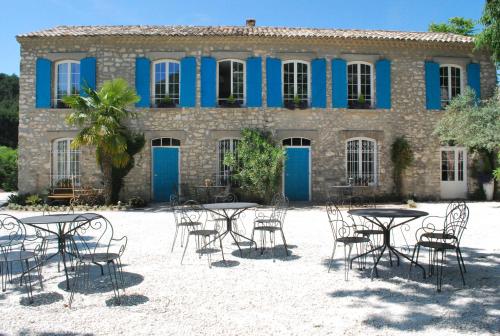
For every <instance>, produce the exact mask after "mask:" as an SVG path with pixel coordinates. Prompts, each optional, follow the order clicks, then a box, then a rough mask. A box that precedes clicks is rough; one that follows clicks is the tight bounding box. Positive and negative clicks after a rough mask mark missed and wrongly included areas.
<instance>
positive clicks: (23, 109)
mask: <svg viewBox="0 0 500 336" xmlns="http://www.w3.org/2000/svg"><path fill="white" fill-rule="evenodd" d="M162 52H171V54H173V53H175V52H181V53H182V54H185V55H193V56H196V57H197V61H198V62H197V66H198V71H197V107H196V108H173V109H157V108H147V109H136V111H137V112H138V114H139V116H138V118H137V119H136V120H132V121H130V126H131V127H132V128H133V129H135V130H138V131H142V132H144V134H145V136H146V140H147V144H146V147H145V148H144V150H143V151H142V152H141V153H139V154H138V155H137V157H136V167H135V168H134V169H133V170H132V171H131V172H130V174H129V175H128V176H127V178H126V184H125V188H124V190H123V195H122V196H123V198H127V197H129V196H131V195H140V196H142V197H144V198H149V197H150V196H151V148H150V146H149V144H150V141H151V139H153V138H156V137H174V138H178V139H180V140H181V181H182V182H186V183H189V184H201V183H202V181H203V180H204V179H205V178H207V177H209V176H213V175H214V174H215V172H216V165H217V161H216V148H217V141H218V140H219V139H220V138H224V137H227V136H231V137H233V136H235V135H237V134H238V133H239V130H241V129H242V128H244V127H257V128H263V129H267V130H270V131H272V132H273V134H274V135H275V137H276V139H277V140H281V139H282V138H285V137H289V136H294V137H306V138H310V139H311V140H312V147H311V148H312V196H313V199H314V200H321V199H323V198H324V197H325V196H326V194H327V192H328V186H330V185H335V184H343V183H345V141H346V140H347V139H348V138H350V137H353V136H365V137H370V138H373V139H375V140H376V141H377V146H378V148H377V150H378V172H379V185H380V188H379V190H380V193H389V192H391V191H392V178H391V164H390V155H389V150H390V145H391V143H392V141H393V140H394V138H395V137H397V136H401V135H404V136H406V137H407V139H408V140H409V142H410V144H411V145H412V147H413V150H414V153H415V163H414V165H413V166H412V167H411V168H410V169H409V170H408V171H407V172H406V174H405V178H404V186H405V193H407V194H414V195H417V196H420V197H439V190H440V157H439V142H438V139H437V138H436V137H435V136H433V135H432V131H433V129H434V125H435V123H436V121H437V120H438V119H439V118H440V117H441V115H442V113H443V112H441V111H428V110H426V109H425V81H424V61H425V60H428V59H433V58H439V59H443V58H444V59H446V60H449V61H450V62H452V61H454V62H456V63H460V64H461V63H463V64H466V63H467V62H469V61H474V62H480V63H481V92H482V95H483V98H486V97H488V96H490V95H491V94H492V93H493V91H494V89H495V81H496V72H495V68H494V66H493V65H492V63H491V62H490V60H489V56H488V55H486V54H483V53H476V52H472V50H471V49H470V48H469V47H466V46H457V45H449V44H445V43H439V44H438V43H434V44H424V43H414V42H406V43H403V42H384V41H357V42H356V41H348V40H345V41H339V40H314V39H310V40H307V39H293V40H292V39H288V40H285V39H279V40H277V39H271V38H262V39H255V38H238V39H235V38H203V39H200V38H198V39H194V38H160V37H150V38H137V37H135V38H119V37H115V38H109V37H94V38H83V37H81V38H31V39H23V40H22V42H21V76H20V122H19V189H20V191H21V192H33V191H41V190H43V189H44V188H46V187H47V185H48V177H49V174H50V146H51V142H52V141H53V140H54V139H56V138H62V137H67V136H71V134H75V132H76V130H75V129H70V128H68V127H67V126H66V124H65V121H64V118H65V116H66V115H67V113H68V111H67V110H65V109H35V107H34V106H35V62H36V58H37V57H47V58H50V59H52V60H57V59H66V58H71V57H76V58H78V59H79V58H83V57H85V56H95V57H96V58H97V71H96V73H97V85H98V87H99V86H100V85H101V84H102V83H103V82H104V81H106V80H109V79H113V78H116V77H123V78H125V79H126V80H127V81H128V82H129V83H130V84H131V85H134V83H135V58H136V57H140V56H148V57H150V58H152V57H154V55H156V56H157V57H160V56H161V55H162ZM232 52H238V53H240V54H248V55H255V56H262V59H263V62H265V57H266V56H268V55H269V56H274V57H279V58H281V59H283V60H286V59H301V60H311V59H313V58H316V57H324V58H326V59H327V60H328V62H327V106H328V108H324V109H323V108H321V109H320V108H310V109H306V110H288V109H282V108H267V107H266V90H265V88H266V74H265V64H264V63H263V66H262V69H263V74H262V79H263V83H262V92H263V107H262V108H239V109H228V108H224V109H221V108H200V107H199V103H200V72H199V67H200V58H201V56H202V55H212V56H214V57H224V55H228V54H230V53H232ZM335 57H342V58H345V59H349V58H355V59H356V58H363V59H366V60H368V61H373V60H376V59H378V58H387V59H390V60H391V63H392V70H391V74H392V108H391V109H373V110H350V109H337V108H331V106H332V97H331V91H332V90H331V64H330V62H329V60H331V59H332V58H335ZM152 60H154V59H153V58H152ZM463 74H464V76H463V77H464V79H463V80H464V82H466V72H465V71H463ZM375 80H376V79H375ZM81 167H82V172H83V180H84V182H85V183H92V184H96V183H98V181H99V180H100V178H101V174H100V172H99V170H98V168H97V166H96V164H95V159H94V156H93V153H92V150H91V149H88V148H87V149H84V150H83V153H82V163H81Z"/></svg>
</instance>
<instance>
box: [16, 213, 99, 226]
mask: <svg viewBox="0 0 500 336" xmlns="http://www.w3.org/2000/svg"><path fill="white" fill-rule="evenodd" d="M99 217H100V216H99V215H97V214H92V213H86V214H85V213H75V214H53V215H45V216H32V217H25V218H21V219H20V221H21V223H23V224H28V225H29V224H58V223H69V222H74V221H79V222H81V221H83V220H92V219H96V218H99Z"/></svg>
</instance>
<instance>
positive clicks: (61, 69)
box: [54, 61, 80, 107]
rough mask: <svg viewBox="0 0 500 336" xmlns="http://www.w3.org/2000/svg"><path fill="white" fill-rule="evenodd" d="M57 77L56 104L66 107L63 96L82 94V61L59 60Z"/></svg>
mask: <svg viewBox="0 0 500 336" xmlns="http://www.w3.org/2000/svg"><path fill="white" fill-rule="evenodd" d="M55 78H56V80H55V85H56V86H55V90H54V93H55V97H54V103H55V104H54V105H55V106H56V107H66V106H65V104H64V103H63V102H62V99H63V97H65V96H71V95H78V94H80V62H77V61H61V62H57V63H56V76H55Z"/></svg>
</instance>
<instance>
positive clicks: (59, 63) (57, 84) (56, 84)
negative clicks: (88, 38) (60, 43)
mask: <svg viewBox="0 0 500 336" xmlns="http://www.w3.org/2000/svg"><path fill="white" fill-rule="evenodd" d="M65 63H67V64H68V78H66V82H67V83H66V84H67V85H68V89H67V91H66V95H67V96H69V95H71V64H78V65H80V61H75V60H61V61H57V62H55V63H54V67H55V69H54V88H53V92H54V95H53V97H54V103H56V104H57V102H58V101H59V100H60V99H58V98H57V92H58V86H59V65H61V64H65ZM81 75H82V69H80V72H79V73H78V76H80V78H81ZM78 85H80V83H79V84H78Z"/></svg>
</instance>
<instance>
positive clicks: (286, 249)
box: [280, 230, 290, 257]
mask: <svg viewBox="0 0 500 336" xmlns="http://www.w3.org/2000/svg"><path fill="white" fill-rule="evenodd" d="M280 232H281V239H283V245H284V246H285V254H286V256H287V257H288V256H289V255H290V254H289V253H288V245H287V244H286V239H285V234H284V233H283V230H280Z"/></svg>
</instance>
